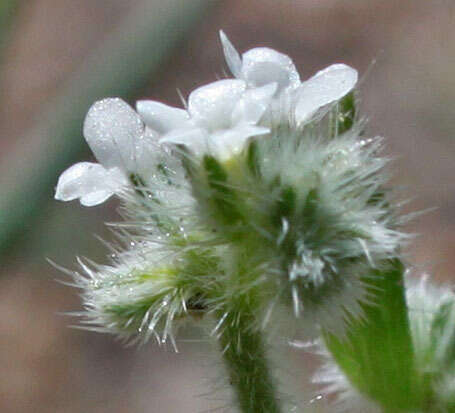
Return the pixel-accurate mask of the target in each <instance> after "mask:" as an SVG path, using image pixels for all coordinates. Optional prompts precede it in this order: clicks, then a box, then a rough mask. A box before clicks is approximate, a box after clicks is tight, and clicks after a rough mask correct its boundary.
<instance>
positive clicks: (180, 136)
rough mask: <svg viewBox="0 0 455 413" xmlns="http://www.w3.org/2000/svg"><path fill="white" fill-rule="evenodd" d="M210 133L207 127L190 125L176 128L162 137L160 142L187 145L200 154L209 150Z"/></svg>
mask: <svg viewBox="0 0 455 413" xmlns="http://www.w3.org/2000/svg"><path fill="white" fill-rule="evenodd" d="M208 140H209V135H208V133H207V131H206V130H205V129H201V128H197V127H193V128H191V127H188V128H185V129H179V130H174V131H171V132H169V133H168V134H166V135H165V136H163V137H162V138H161V139H160V143H161V144H163V143H172V144H174V145H175V144H177V145H184V146H186V147H187V148H188V149H189V150H190V151H191V152H192V153H193V154H194V155H196V156H200V155H202V154H203V153H205V152H207V142H208Z"/></svg>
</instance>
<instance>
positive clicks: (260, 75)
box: [220, 31, 358, 125]
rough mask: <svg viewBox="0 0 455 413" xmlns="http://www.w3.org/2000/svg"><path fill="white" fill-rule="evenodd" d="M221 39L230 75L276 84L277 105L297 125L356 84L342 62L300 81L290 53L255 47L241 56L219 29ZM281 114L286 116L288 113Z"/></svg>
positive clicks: (250, 82) (352, 71) (353, 72)
mask: <svg viewBox="0 0 455 413" xmlns="http://www.w3.org/2000/svg"><path fill="white" fill-rule="evenodd" d="M220 38H221V43H222V45H223V50H224V55H225V58H226V62H227V65H228V67H229V69H230V70H231V72H232V74H233V75H234V76H235V77H236V78H238V79H243V80H244V81H245V82H247V85H248V86H249V87H257V86H261V85H264V84H267V83H270V82H275V83H277V85H278V88H277V96H276V97H277V98H278V99H281V103H280V105H279V108H280V110H281V111H284V112H290V111H293V112H294V113H293V115H294V116H293V117H294V119H295V121H296V123H297V125H302V124H305V123H307V122H308V121H310V120H311V118H312V116H313V115H314V114H315V113H317V112H318V111H319V110H320V109H322V108H324V107H326V106H328V105H330V104H331V103H334V102H336V101H338V100H339V99H341V98H342V97H344V96H345V95H347V94H348V93H349V92H350V91H351V90H352V89H353V88H354V86H355V85H356V83H357V77H358V75H357V71H356V70H355V69H353V68H351V67H349V66H347V65H345V64H334V65H331V66H329V67H327V68H325V69H323V70H321V71H319V72H317V73H316V74H315V75H314V76H313V77H311V78H310V79H308V80H306V81H304V82H301V81H300V76H299V73H298V72H297V69H296V67H295V65H294V63H293V62H292V60H291V58H290V57H289V56H287V55H285V54H282V53H280V52H277V51H275V50H273V49H269V48H266V47H258V48H254V49H251V50H248V51H247V52H245V53H243V54H242V57H240V55H239V53H238V52H237V50H236V49H235V48H234V46H233V45H232V43H231V42H230V41H229V39H228V38H227V36H226V35H225V34H224V32H223V31H220ZM283 106H284V108H283ZM283 115H285V116H288V117H289V115H290V113H283Z"/></svg>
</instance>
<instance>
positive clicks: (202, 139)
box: [141, 79, 277, 160]
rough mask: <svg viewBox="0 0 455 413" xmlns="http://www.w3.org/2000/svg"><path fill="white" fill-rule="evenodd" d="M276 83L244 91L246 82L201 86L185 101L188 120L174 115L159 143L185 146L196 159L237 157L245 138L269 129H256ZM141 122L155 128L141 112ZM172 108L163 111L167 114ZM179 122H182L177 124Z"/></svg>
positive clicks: (146, 112)
mask: <svg viewBox="0 0 455 413" xmlns="http://www.w3.org/2000/svg"><path fill="white" fill-rule="evenodd" d="M276 88H277V85H276V83H269V84H267V85H265V86H262V87H258V88H251V89H247V85H246V82H244V81H243V80H238V79H225V80H219V81H216V82H213V83H210V84H208V85H205V86H201V87H199V88H197V89H196V90H194V91H193V92H191V94H190V96H189V99H188V118H187V120H184V119H183V116H181V115H180V114H178V112H175V114H174V115H173V118H174V119H177V118H178V120H179V121H178V122H175V125H176V127H175V128H174V129H172V130H171V131H169V132H168V130H169V129H167V130H166V132H168V133H167V134H166V135H164V136H163V137H162V138H161V140H160V142H161V143H163V142H169V143H173V144H181V145H184V146H186V147H187V148H188V149H190V151H191V152H192V153H193V154H194V155H196V156H201V155H202V154H205V153H210V154H212V155H213V156H215V157H217V158H219V159H221V160H226V159H229V158H230V157H231V156H232V155H233V154H236V153H239V152H240V151H241V150H242V149H243V147H244V145H245V142H246V141H247V140H248V138H250V137H252V136H257V135H263V134H265V133H267V132H269V129H268V128H266V127H263V126H257V123H258V122H259V120H260V119H261V117H262V115H263V114H264V112H265V111H266V109H267V107H268V105H269V103H270V101H271V99H272V96H273V95H274V93H275V91H276ZM141 109H144V110H141V113H142V116H143V118H144V120H145V122H146V123H147V124H148V125H150V126H152V127H153V126H155V122H154V120H153V118H154V114H153V113H152V112H151V111H146V110H145V108H141ZM171 109H172V110H174V111H175V110H178V109H175V108H170V109H167V111H168V113H171ZM180 120H182V121H181V122H180Z"/></svg>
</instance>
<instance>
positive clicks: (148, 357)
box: [0, 0, 455, 413]
mask: <svg viewBox="0 0 455 413" xmlns="http://www.w3.org/2000/svg"><path fill="white" fill-rule="evenodd" d="M14 3H16V4H15V5H14V8H13V9H14V10H13V9H12V10H13V11H12V12H11V13H10V14H11V15H12V17H11V19H10V20H9V23H8V24H7V23H3V25H4V28H3V29H4V30H3V36H2V38H3V40H2V43H1V47H2V49H1V53H2V54H1V57H0V62H1V66H0V99H1V103H2V104H1V105H0V136H1V137H0V165H1V164H2V163H3V164H4V165H5V164H6V162H7V161H8V162H9V163H8V165H11V159H13V160H14V162H13V166H9V167H8V171H6V172H5V173H4V174H3V178H4V179H5V180H6V178H8V181H7V184H8V185H9V187H10V189H9V192H8V193H7V192H6V191H5V192H3V190H4V186H3V187H2V186H0V191H2V192H0V197H3V198H6V197H7V196H9V194H11V193H12V192H11V191H15V192H14V193H17V194H20V195H18V196H19V198H18V199H19V205H20V203H21V202H22V203H23V204H24V205H25V204H28V203H33V202H34V199H31V197H36V196H35V195H33V194H31V193H30V191H29V190H22V188H23V186H21V185H22V184H23V182H22V181H20V180H18V181H16V180H15V178H14V177H15V176H16V174H15V172H16V171H15V170H13V169H15V168H17V171H19V172H20V173H22V172H23V171H27V170H28V169H29V168H33V165H34V164H35V163H39V162H43V159H46V157H45V156H44V158H43V155H42V154H40V150H42V151H44V152H45V155H46V156H51V155H49V154H52V153H53V152H52V151H53V148H54V146H55V145H54V143H53V144H52V145H53V146H50V147H49V148H47V147H46V146H45V145H46V144H47V143H46V142H48V141H47V140H46V134H45V133H43V130H46V127H44V129H43V126H42V125H43V122H44V123H45V122H47V121H46V120H43V119H47V118H48V117H50V118H51V120H50V123H51V124H52V114H53V113H56V116H58V113H59V112H58V109H59V108H58V107H56V106H55V105H57V103H56V102H65V101H66V100H65V93H68V85H69V84H71V82H75V80H74V79H76V83H75V84H76V85H78V84H79V85H80V84H89V83H87V82H88V81H87V82H86V81H85V80H84V78H83V77H82V78H81V77H80V72H81V71H82V70H83V68H84V67H85V66H84V65H85V64H86V62H87V61H89V59H92V58H93V55H98V54H100V53H101V55H102V51H103V50H108V48H107V47H104V46H103V45H104V44H105V43H106V42H109V41H110V40H109V39H110V38H111V36H115V33H117V32H118V31H119V30H121V28H122V27H123V26H124V25H130V26H132V29H131V31H130V32H128V31H127V33H133V34H132V35H131V36H132V37H131V38H130V39H128V38H126V39H125V38H123V40H122V41H123V43H125V42H126V43H125V44H126V45H127V46H128V42H129V46H128V47H129V48H132V49H133V48H135V47H137V45H138V44H139V43H140V39H139V36H143V33H142V32H139V33H135V31H134V19H136V18H138V16H140V15H142V14H143V13H141V10H142V9H141V8H143V7H147V10H148V11H149V14H148V16H150V19H151V22H150V28H153V24H154V22H155V20H153V19H162V20H163V19H166V18H167V17H166V16H167V15H166V14H165V11H163V10H164V9H163V7H166V6H163V5H162V4H161V5H160V2H159V1H153V0H148V1H144V0H130V1H128V2H127V1H124V0H98V1H93V0H78V1H73V0H27V1H19V2H14ZM171 3H173V7H180V6H179V2H178V1H173V2H170V3H169V4H171ZM180 3H181V5H183V4H185V7H192V6H191V0H188V1H187V2H183V1H181V2H180ZM199 3H201V4H202V7H201V8H200V10H198V11H197V13H196V14H197V15H200V18H199V19H198V18H195V19H194V21H193V22H192V23H191V25H189V26H188V30H187V32H186V33H185V35H184V36H181V38H180V39H179V40H178V41H177V42H175V43H174V44H173V45H172V48H170V49H169V53H168V54H167V56H166V57H165V58H164V57H159V59H160V60H159V64H158V65H157V66H156V67H155V68H154V70H153V71H150V74H149V75H147V76H146V78H145V81H143V82H136V79H135V77H134V76H132V77H131V76H130V79H129V80H125V82H126V81H129V82H131V84H132V86H131V88H130V89H128V96H123V95H122V90H123V89H119V92H118V93H119V94H120V95H121V96H122V97H124V98H126V97H128V98H129V99H130V102H132V101H133V100H134V98H142V97H150V98H153V99H156V100H162V101H164V102H166V103H169V104H175V105H179V104H180V101H179V97H178V93H177V92H176V90H177V88H178V89H179V90H180V91H181V92H182V94H183V95H184V96H187V94H188V92H189V91H190V90H192V89H193V88H194V87H195V86H197V85H201V84H203V83H207V82H210V81H212V80H215V79H216V78H217V77H218V76H223V73H224V72H225V70H226V69H225V65H224V62H223V56H222V52H221V48H220V44H219V40H218V30H219V29H220V28H222V29H223V30H224V31H225V32H226V33H227V34H228V35H229V37H230V39H231V41H232V42H233V43H234V44H235V45H236V46H237V47H238V49H239V50H240V51H244V50H246V49H248V48H250V47H253V46H257V45H267V46H270V47H272V48H275V49H277V50H280V51H282V52H284V53H287V54H289V55H290V56H291V57H292V58H293V59H294V62H295V63H296V65H297V67H298V68H299V70H300V74H301V77H302V78H303V79H304V78H306V77H309V76H310V75H312V74H313V73H314V72H315V71H316V70H319V69H321V68H323V67H325V66H327V65H329V64H331V63H333V62H345V63H347V64H350V65H352V66H354V67H356V68H357V69H358V70H359V72H360V73H361V74H363V75H364V77H363V81H362V83H361V95H362V110H363V113H364V114H366V115H367V116H368V118H370V122H369V133H370V134H372V135H382V136H385V137H386V138H387V145H388V149H387V150H388V153H390V155H391V156H392V157H393V158H394V159H395V160H394V162H393V164H392V168H393V171H394V179H393V183H394V184H395V185H398V186H402V187H404V190H403V193H404V194H405V197H407V198H412V202H411V203H410V204H409V205H408V206H406V211H414V210H425V209H428V208H432V207H438V209H436V210H434V211H432V212H429V213H427V214H425V215H423V216H421V217H418V218H417V219H415V220H414V221H413V222H412V223H411V224H409V225H408V231H410V232H412V233H417V234H420V235H419V236H418V237H417V238H416V239H415V240H414V241H413V243H412V245H410V247H409V248H408V249H407V254H408V258H409V261H410V262H412V263H413V264H414V265H415V267H416V269H417V271H418V272H423V271H429V272H431V273H432V274H434V276H435V277H436V278H437V279H439V280H452V279H453V278H454V277H455V271H454V268H453V266H454V263H455V249H454V247H453V242H454V240H455V179H454V175H455V162H454V160H455V139H454V135H455V2H453V1H452V0H433V1H428V0H420V1H419V0H400V1H396V0H273V1H272V0H251V1H247V0H233V1H213V0H212V1H210V0H209V1H206V2H199ZM5 4H6V3H5ZM138 10H139V11H138ZM185 13H186V11H185ZM179 18H182V19H184V18H185V15H183V16H181V17H179ZM145 27H147V26H145ZM174 28H175V27H174ZM169 30H170V31H172V30H174V29H173V27H172V25H171V26H170V27H169ZM135 36H138V37H137V38H136V37H135ZM149 41H150V40H149ZM111 43H112V41H111ZM122 47H123V46H122ZM154 47H155V46H154V43H153V39H152V40H151V41H150V45H149V48H150V54H151V55H152V54H153V52H154ZM100 51H101V52H100ZM108 57H109V56H108ZM148 57H149V56H148V54H147V53H143V59H144V60H146V59H147V58H148ZM139 61H140V60H139ZM373 62H375V63H374V64H373ZM124 64H125V68H126V69H127V70H130V71H131V72H132V73H133V74H134V71H135V70H138V67H137V66H136V65H137V61H135V62H131V66H130V67H129V66H128V65H129V62H125V63H124ZM139 66H140V65H139ZM89 67H90V66H89ZM97 67H101V66H97ZM102 67H106V68H107V69H106V73H105V74H104V73H93V75H94V76H95V75H97V76H101V77H102V76H110V74H111V72H110V71H109V70H112V71H115V67H110V66H109V60H107V63H104V66H102ZM138 76H139V75H138ZM77 79H78V80H77ZM77 82H79V83H77ZM135 82H136V83H137V84H136V83H135ZM76 88H77V86H76ZM110 90H114V91H115V90H117V89H115V88H114V89H110ZM57 98H59V99H61V100H58V99H57ZM56 99H57V100H56ZM87 109H88V105H87V106H86V107H85V109H84V111H86V110H87ZM71 110H72V109H71V107H69V108H68V113H70V114H71ZM43 113H46V115H43ZM69 117H71V116H69ZM75 120H76V121H77V122H76V124H79V125H82V124H81V122H80V119H79V118H77V119H75ZM65 139H70V138H69V137H66V136H62V137H61V140H60V142H61V145H62V146H61V147H62V148H63V147H64V145H67V144H68V145H69V143H66V142H65ZM71 139H78V140H80V148H79V152H77V151H74V154H73V155H71V156H72V158H71V156H69V155H68V154H66V155H65V156H67V158H65V161H64V162H63V161H62V163H64V164H65V165H64V167H66V166H69V165H70V164H71V163H72V161H70V159H73V160H77V159H79V160H82V159H83V160H88V159H90V156H91V155H90V153H89V150H88V148H87V147H86V146H84V145H83V139H82V136H81V135H80V137H77V138H73V137H72V135H71ZM68 142H69V141H68ZM56 145H57V144H56ZM74 145H75V146H77V145H78V144H74ZM55 147H58V148H60V146H58V145H57V146H55ZM43 148H46V149H43ZM59 150H61V149H59ZM56 153H57V154H58V151H57V152H56ZM66 159H68V160H66ZM62 166H63V165H59V167H60V169H59V170H54V171H51V172H48V173H50V174H51V175H52V179H51V180H53V182H54V184H55V182H56V180H57V177H58V175H59V173H60V172H61V170H63V167H62ZM24 173H25V172H24ZM17 176H19V175H17ZM20 176H22V175H20ZM24 176H27V175H26V174H25V175H24ZM5 177H6V178H5ZM23 179H26V178H23ZM11 188H13V189H12V190H11ZM21 191H22V192H21ZM30 194H31V195H30ZM40 194H41V196H42V198H40V199H42V202H39V203H37V204H36V208H35V209H34V210H33V213H31V214H29V215H28V216H27V219H25V218H20V224H21V225H19V227H20V228H19V230H18V231H16V232H15V233H14V234H13V235H12V236H11V237H10V238H8V241H7V242H6V243H5V245H6V247H5V248H4V250H5V252H4V253H3V252H2V255H1V256H0V262H1V263H2V266H1V277H0V372H1V376H0V411H1V412H2V413H10V412H11V413H13V412H15V413H16V412H20V413H29V412H30V413H31V412H39V413H46V412H65V413H66V412H67V413H73V412H74V413H75V412H87V413H105V412H106V413H107V412H110V413H123V412H131V413H134V412H153V413H161V412H168V413H180V412H182V411H185V412H204V411H208V410H210V409H213V408H215V407H220V406H221V407H222V406H226V405H229V400H228V396H226V395H225V394H224V393H223V392H219V393H216V392H213V391H212V386H213V379H216V378H217V362H216V358H215V357H214V356H213V355H212V351H211V349H210V345H209V344H207V343H205V342H201V343H199V342H194V341H193V340H192V339H194V338H195V337H197V336H198V332H194V331H188V332H184V337H186V338H187V339H189V340H188V341H183V342H181V343H180V345H179V349H180V352H179V353H178V354H174V353H173V351H172V349H170V348H169V349H167V350H166V349H163V348H158V347H157V345H156V344H155V343H150V344H149V345H147V346H145V347H143V348H140V349H136V348H125V347H124V346H122V345H121V344H120V343H117V342H115V340H114V339H113V338H112V337H108V336H104V335H99V334H95V333H90V332H85V331H80V330H75V329H70V328H68V325H70V324H72V323H74V320H71V319H70V318H69V317H66V316H63V315H61V313H64V312H68V311H77V310H78V309H79V308H80V302H79V299H78V296H77V291H75V290H74V289H71V288H69V287H67V286H64V285H61V284H59V283H57V282H56V281H55V279H65V276H64V275H62V274H61V273H60V272H59V271H57V270H56V269H54V268H53V267H52V266H50V265H49V264H48V263H47V262H46V261H45V258H46V257H48V258H50V259H52V260H53V261H55V262H57V263H58V264H60V265H62V266H64V267H69V268H76V265H75V258H74V257H75V256H76V255H80V256H89V257H90V258H92V259H95V260H98V261H101V262H102V260H103V259H104V258H103V257H104V255H105V254H106V251H105V250H104V249H103V247H102V246H101V244H100V243H99V241H98V240H97V239H96V238H95V237H94V234H97V235H100V236H101V237H103V238H107V239H109V238H110V237H111V234H110V233H109V231H108V230H107V229H106V228H105V226H104V225H103V222H104V221H109V220H110V221H112V220H116V219H117V218H118V217H117V214H116V211H115V207H116V205H115V202H109V203H108V204H107V205H105V206H102V207H97V208H90V209H89V208H83V207H81V206H80V205H79V204H78V203H77V202H73V203H68V204H63V203H57V202H56V201H53V199H52V197H53V188H52V185H47V186H46V185H43V186H42V189H40ZM8 205H10V206H9V207H8V208H11V209H14V206H11V205H13V204H8ZM7 212H9V211H5V210H3V211H0V213H2V214H3V216H5V215H6V213H7ZM0 231H1V227H0ZM289 360H291V364H294V366H295V367H294V368H295V370H296V371H295V372H294V373H292V374H294V376H295V378H294V382H295V383H296V385H297V387H298V388H299V389H300V391H301V394H302V395H304V394H307V393H308V394H311V391H310V390H311V389H310V387H309V384H308V383H306V382H305V380H304V377H303V376H304V375H305V374H304V372H305V371H306V369H307V366H308V365H310V364H311V361H309V359H308V356H306V355H305V354H304V352H303V351H302V350H292V351H291V354H290V355H289ZM309 389H310V390H309ZM313 390H314V391H315V392H316V393H314V394H317V391H316V390H315V389H313ZM206 393H207V394H208V395H207V396H203V395H204V394H206ZM308 397H310V396H308ZM308 397H307V398H306V399H305V400H306V403H309V401H310V398H308ZM320 405H321V411H322V410H324V408H323V406H324V402H321V403H320Z"/></svg>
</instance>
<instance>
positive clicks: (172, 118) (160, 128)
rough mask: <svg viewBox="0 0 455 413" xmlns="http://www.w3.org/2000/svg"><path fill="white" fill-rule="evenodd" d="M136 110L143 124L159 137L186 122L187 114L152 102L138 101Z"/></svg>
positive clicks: (181, 110) (184, 111)
mask: <svg viewBox="0 0 455 413" xmlns="http://www.w3.org/2000/svg"><path fill="white" fill-rule="evenodd" d="M136 110H137V112H138V113H139V116H140V117H141V118H142V120H143V121H144V123H145V124H146V125H147V126H148V127H149V128H151V129H152V130H154V131H156V132H158V133H159V134H161V135H164V134H165V133H168V132H169V131H170V130H171V129H177V128H179V127H180V125H181V124H182V123H183V122H185V121H186V120H188V118H189V116H188V112H187V111H186V110H183V109H179V108H174V107H172V106H168V105H165V104H164V103H161V102H155V101H153V100H140V101H138V102H137V103H136Z"/></svg>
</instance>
